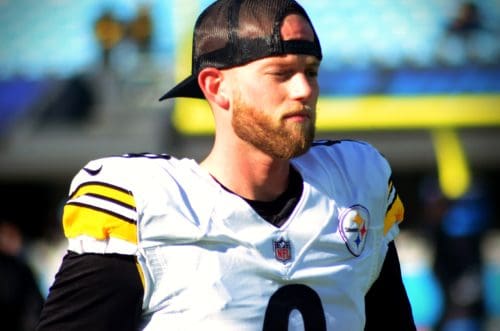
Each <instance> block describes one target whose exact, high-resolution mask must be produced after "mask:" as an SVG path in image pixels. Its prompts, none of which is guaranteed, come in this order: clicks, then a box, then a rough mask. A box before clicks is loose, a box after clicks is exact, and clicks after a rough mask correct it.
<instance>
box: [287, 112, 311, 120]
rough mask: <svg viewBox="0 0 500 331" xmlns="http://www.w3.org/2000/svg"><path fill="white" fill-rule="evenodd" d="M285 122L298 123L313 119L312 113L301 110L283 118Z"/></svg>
mask: <svg viewBox="0 0 500 331" xmlns="http://www.w3.org/2000/svg"><path fill="white" fill-rule="evenodd" d="M283 119H285V120H292V121H296V122H302V121H306V120H310V119H311V111H307V110H299V111H293V112H290V113H288V114H285V115H284V116H283Z"/></svg>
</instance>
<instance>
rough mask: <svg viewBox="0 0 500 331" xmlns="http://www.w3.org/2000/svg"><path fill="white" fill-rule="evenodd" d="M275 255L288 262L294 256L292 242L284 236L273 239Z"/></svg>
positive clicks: (281, 260) (278, 258) (277, 258)
mask: <svg viewBox="0 0 500 331" xmlns="http://www.w3.org/2000/svg"><path fill="white" fill-rule="evenodd" d="M273 248H274V257H275V258H276V260H278V261H280V262H286V261H288V260H290V259H291V258H292V252H291V249H290V242H289V241H288V240H285V239H284V238H280V239H279V240H273Z"/></svg>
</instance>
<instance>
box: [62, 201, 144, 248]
mask: <svg viewBox="0 0 500 331" xmlns="http://www.w3.org/2000/svg"><path fill="white" fill-rule="evenodd" d="M63 227H64V234H65V235H66V237H67V238H75V237H78V236H81V235H87V236H90V237H92V238H95V239H97V240H106V239H108V238H110V237H113V238H118V239H122V240H125V241H128V242H130V243H133V244H136V243H137V232H136V231H137V228H136V222H135V220H131V219H127V218H125V217H123V216H121V215H118V214H115V213H112V212H110V211H108V210H103V209H99V208H96V207H93V206H85V205H82V204H77V203H68V204H66V206H65V207H64V214H63Z"/></svg>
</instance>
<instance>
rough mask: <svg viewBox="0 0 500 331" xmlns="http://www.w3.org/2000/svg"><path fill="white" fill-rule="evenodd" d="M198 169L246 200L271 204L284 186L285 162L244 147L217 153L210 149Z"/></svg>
mask: <svg viewBox="0 0 500 331" xmlns="http://www.w3.org/2000/svg"><path fill="white" fill-rule="evenodd" d="M201 166H202V167H203V168H205V169H206V170H207V171H208V172H209V173H210V174H211V175H212V176H213V177H215V178H216V179H217V181H219V182H220V183H221V184H222V185H224V186H225V187H227V188H228V189H229V190H231V191H233V192H234V193H236V194H238V195H239V196H241V197H243V198H246V199H250V200H259V201H272V200H274V199H275V198H276V197H278V196H279V195H280V194H281V193H283V192H284V191H285V190H286V188H287V186H288V174H289V171H290V162H289V160H282V159H273V158H271V157H269V156H268V155H266V154H264V153H262V152H260V151H255V150H249V149H247V148H238V149H231V150H221V149H217V147H216V146H214V148H213V149H212V151H211V152H210V154H209V155H208V156H207V158H206V159H205V160H203V161H202V162H201Z"/></svg>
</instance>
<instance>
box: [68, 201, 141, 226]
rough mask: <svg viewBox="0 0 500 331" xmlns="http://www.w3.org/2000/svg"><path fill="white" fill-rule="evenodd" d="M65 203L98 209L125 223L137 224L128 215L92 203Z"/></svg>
mask: <svg viewBox="0 0 500 331" xmlns="http://www.w3.org/2000/svg"><path fill="white" fill-rule="evenodd" d="M67 205H72V206H78V207H82V208H88V209H92V210H95V211H98V212H101V213H105V214H108V215H110V216H113V217H115V218H118V219H121V220H123V221H125V222H127V223H130V224H137V222H136V220H133V219H131V218H128V217H125V216H123V215H120V214H118V213H115V212H112V211H110V210H108V209H104V208H99V207H96V206H92V205H88V204H84V203H80V202H72V201H70V202H68V203H67Z"/></svg>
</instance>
